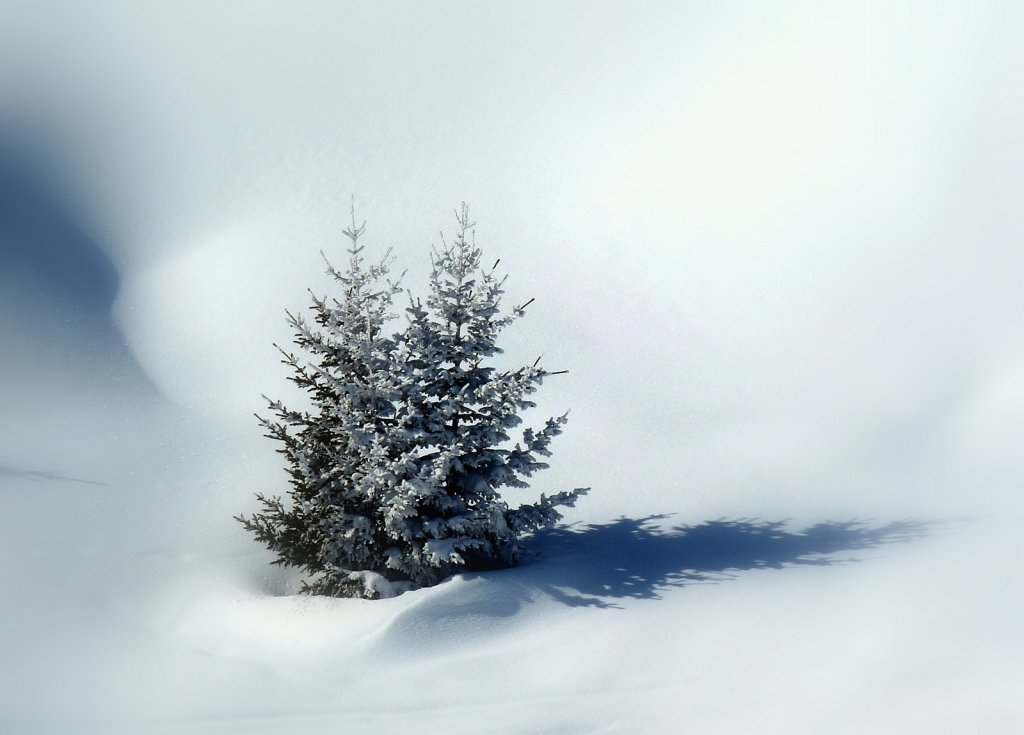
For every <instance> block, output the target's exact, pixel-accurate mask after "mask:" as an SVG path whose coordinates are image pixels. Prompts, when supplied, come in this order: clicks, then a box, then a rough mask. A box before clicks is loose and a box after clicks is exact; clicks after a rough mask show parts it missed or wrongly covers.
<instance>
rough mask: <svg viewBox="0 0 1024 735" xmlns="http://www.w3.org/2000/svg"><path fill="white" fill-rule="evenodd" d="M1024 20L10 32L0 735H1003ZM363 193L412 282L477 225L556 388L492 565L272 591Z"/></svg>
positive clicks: (4, 52)
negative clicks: (286, 463) (379, 589)
mask: <svg viewBox="0 0 1024 735" xmlns="http://www.w3.org/2000/svg"><path fill="white" fill-rule="evenodd" d="M1022 20H1024V18H1022V17H1021V11H1020V10H1019V9H1018V8H1016V7H1014V6H1012V5H1009V4H1000V3H985V2H972V3H961V4H951V3H917V4H904V3H878V4H856V5H844V6H837V5H833V4H818V3H788V4H770V5H766V4H734V5H729V6H728V7H725V6H720V5H719V4H715V3H704V4H688V3H660V4H659V3H640V4H628V6H627V4H618V5H612V4H594V3H531V2H525V3H514V4H512V3H509V4H502V5H497V4H482V3H476V2H472V3H471V2H465V3H447V2H446V3H429V4H423V3H412V2H410V3H393V4H385V5H381V4H376V3H360V4H346V3H333V2H324V3H319V2H312V3H302V4H300V5H298V6H288V7H284V6H283V5H281V4H277V3H263V2H256V3H248V2H247V3H241V2H237V3H236V2H220V3H205V2H203V3H200V2H185V3H173V4H164V5H163V6H162V7H157V6H154V5H152V4H137V3H119V2H109V3H70V4H65V5H63V6H62V7H61V8H60V9H59V10H58V11H54V10H53V9H51V10H50V12H43V11H42V10H40V9H39V8H38V7H36V6H35V5H34V4H31V3H21V2H9V3H4V4H3V6H2V7H0V183H2V186H0V192H2V193H3V195H4V202H5V205H4V206H0V503H2V513H0V539H2V541H0V543H2V544H3V546H2V550H3V557H2V561H0V589H2V590H3V592H2V595H0V732H2V733H5V734H6V733H12V734H19V733H51V732H52V733H97V734H98V733H103V734H105V733H126V734H127V733H133V734H134V733H142V734H148V733H168V734H171V733H174V734H178V733H181V734H184V735H189V734H191V733H274V734H278V733H280V734H282V735H284V734H289V735H291V734H303V733H318V734H319V733H324V732H353V733H358V732H403V733H437V732H445V733H479V732H489V733H605V732H608V733H635V732H641V733H643V732H651V733H655V732H686V733H713V734H716V735H717V734H720V733H750V732H757V733H785V734H786V735H799V734H801V733H807V734H808V735H810V734H812V733H813V734H815V735H817V734H819V733H830V734H838V735H843V734H845V733H851V734H853V733H868V732H870V733H900V734H903V733H920V734H925V733H927V734H928V735H934V734H936V733H938V734H941V733H949V734H954V733H956V734H959V733H965V732H984V733H1017V732H1022V731H1024V699H1022V697H1021V692H1024V626H1022V625H1021V623H1020V620H1022V619H1024V591H1022V590H1024V585H1022V579H1021V576H1022V575H1021V569H1022V564H1024V545H1022V542H1021V540H1020V538H1021V534H1020V531H1019V525H1020V523H1021V518H1022V517H1024V501H1022V500H1021V490H1022V487H1024V464H1022V462H1021V459H1020V451H1019V445H1020V438H1021V436H1022V432H1024V378H1022V377H1021V376H1022V375H1024V342H1022V335H1024V257H1022V252H1024V251H1022V245H1021V243H1022V240H1021V236H1022V220H1021V213H1022V212H1024V209H1022V208H1021V207H1020V201H1021V195H1022V194H1024V185H1022V182H1021V179H1020V176H1021V173H1020V172H1021V171H1024V157H1022V150H1024V147H1022V145H1021V139H1020V127H1021V122H1022V120H1024V108H1022V102H1021V97H1020V94H1019V90H1020V89H1021V88H1022V82H1024V80H1022V78H1021V71H1022V69H1024V65H1022V58H1021V56H1022V52H1021V50H1020V44H1019V42H1018V39H1017V37H1016V36H1017V34H1016V29H1017V28H1019V27H1020V24H1021V22H1022ZM351 195H355V197H356V202H357V207H358V213H359V216H360V218H365V219H367V220H368V225H369V226H368V230H367V235H366V236H365V242H366V244H367V246H368V247H369V248H370V249H371V254H372V252H373V251H374V250H375V251H376V252H378V253H380V254H383V252H384V250H385V249H386V248H387V247H393V248H394V250H395V253H396V255H397V256H398V258H399V262H398V267H399V269H406V268H407V269H408V273H407V276H406V284H407V285H408V286H409V287H410V288H413V289H416V290H419V291H421V292H422V290H423V288H422V286H423V278H424V276H425V275H426V273H427V271H428V267H429V247H430V245H431V243H432V242H437V238H438V234H437V233H438V231H439V230H441V229H444V230H445V231H446V232H449V233H450V232H451V231H452V229H453V226H454V224H455V223H454V217H453V216H452V210H453V209H454V208H455V207H457V206H458V204H459V203H460V202H461V201H462V200H466V201H467V202H468V204H469V205H470V211H471V214H472V215H473V217H474V219H476V221H477V222H478V227H477V237H478V241H479V242H480V244H481V245H482V247H483V249H484V253H485V255H486V256H488V257H493V258H498V257H500V258H501V259H502V266H503V267H504V268H506V269H507V271H508V272H509V274H510V280H509V282H508V290H509V301H510V302H517V303H519V302H522V301H525V300H527V299H528V298H530V297H536V302H535V303H534V304H532V305H531V306H530V308H529V314H528V317H527V318H526V319H524V320H523V321H521V322H520V323H518V324H517V325H516V326H515V327H514V328H513V329H512V330H510V331H509V333H508V335H507V336H508V341H507V342H506V346H507V355H506V356H507V359H508V360H509V362H510V363H517V362H523V361H525V362H532V361H533V359H534V358H535V357H536V356H537V355H538V354H541V353H543V354H544V361H545V364H546V365H548V366H549V367H550V368H551V369H568V370H569V371H570V372H569V374H568V375H564V376H558V377H557V378H552V379H551V380H549V381H547V382H546V383H545V385H544V387H543V389H542V391H541V393H540V394H539V402H540V406H539V407H538V409H537V411H536V413H535V414H534V415H533V416H532V417H531V418H533V419H535V420H536V421H542V420H543V418H545V417H546V416H548V415H552V414H561V413H562V412H564V411H565V410H566V409H571V411H572V413H571V415H570V421H569V424H568V425H567V427H566V432H565V435H564V436H562V437H559V439H558V440H557V441H556V442H555V444H554V446H553V450H554V455H553V457H552V460H551V463H552V467H551V469H550V470H548V471H547V472H545V473H542V474H540V475H538V476H537V478H536V481H535V486H534V488H533V491H534V492H535V493H536V494H539V493H540V492H548V493H551V492H556V491H558V490H563V489H567V488H570V487H576V486H580V485H591V486H592V487H593V490H592V492H591V494H590V495H588V496H587V497H585V498H583V499H582V501H581V502H580V503H579V505H578V507H577V508H576V509H575V510H573V511H570V512H569V514H568V517H567V519H566V520H567V524H568V525H567V526H565V527H564V528H561V529H556V530H554V531H551V532H548V533H545V534H541V535H540V536H538V537H537V538H535V539H534V540H533V542H532V547H533V549H534V550H535V551H536V552H537V555H536V556H535V557H531V558H529V559H527V560H526V561H525V562H524V564H523V565H522V566H520V567H519V568H516V569H513V570H507V571H501V572H495V573H489V574H480V575H467V576H464V577H459V578H455V579H452V580H449V581H447V582H445V583H444V584H442V585H440V586H438V587H435V588H432V589H426V590H419V591H416V592H412V593H409V594H405V595H401V596H399V597H397V598H394V599H388V600H382V601H376V602H367V601H356V600H332V599H320V598H309V597H300V596H296V595H294V594H293V593H294V590H295V589H296V588H297V587H298V583H299V579H298V578H297V577H296V576H295V575H294V574H293V573H291V572H289V571H287V570H282V569H280V568H278V567H272V566H270V565H269V562H270V561H271V559H272V557H271V556H270V555H269V554H268V553H266V552H264V551H263V550H261V549H260V548H259V547H257V546H256V545H255V544H254V543H253V542H252V541H251V539H249V538H248V537H247V536H246V534H245V533H244V532H243V531H242V529H241V527H240V526H239V524H237V523H236V522H235V521H233V520H232V516H233V515H235V514H237V513H240V512H251V511H252V510H253V509H255V500H254V498H253V493H254V492H255V491H263V492H271V493H274V492H278V493H279V492H282V491H283V490H284V488H285V480H286V477H285V475H284V472H283V470H282V466H281V462H280V461H279V456H278V455H277V454H275V453H274V449H275V447H274V446H273V444H272V442H270V441H268V440H266V439H264V438H263V437H261V436H260V432H259V429H258V427H257V425H256V423H255V421H254V420H253V419H252V418H251V414H252V412H254V411H260V410H262V409H263V403H262V400H261V398H260V394H261V393H266V394H268V395H272V396H276V397H281V398H285V399H289V400H292V399H293V398H294V394H293V393H291V392H290V391H289V387H288V384H287V383H286V381H285V377H286V371H285V369H284V368H283V367H282V366H281V365H279V364H278V362H277V355H276V353H275V351H274V349H273V347H272V346H271V344H272V343H273V342H275V341H277V342H280V343H282V344H283V343H286V342H287V340H288V339H289V336H290V335H289V333H288V328H287V326H286V325H285V322H284V319H283V310H284V309H285V308H288V309H301V308H302V307H303V306H304V305H305V304H306V303H307V299H308V295H307V293H306V289H307V288H313V289H314V290H316V291H318V292H323V291H325V290H326V289H327V288H328V285H329V279H328V277H327V276H325V275H324V274H323V273H322V270H323V268H322V263H321V260H320V254H319V251H320V250H324V252H325V253H327V254H328V256H330V257H332V258H334V259H335V260H336V261H338V260H340V258H341V257H342V256H341V253H342V249H343V247H344V241H343V238H342V237H341V230H342V229H343V228H344V226H345V223H346V222H347V219H348V216H349V213H348V207H349V199H350V196H351ZM12 202H18V204H17V205H16V206H15V205H13V204H11V203H12ZM27 243H28V244H27ZM69 264H73V267H70V266H69ZM532 497H533V496H531V498H530V499H532Z"/></svg>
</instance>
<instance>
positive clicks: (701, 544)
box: [526, 515, 940, 607]
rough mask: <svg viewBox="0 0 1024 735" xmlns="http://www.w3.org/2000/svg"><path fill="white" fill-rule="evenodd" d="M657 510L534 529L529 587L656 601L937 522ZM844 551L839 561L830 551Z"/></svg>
mask: <svg viewBox="0 0 1024 735" xmlns="http://www.w3.org/2000/svg"><path fill="white" fill-rule="evenodd" d="M667 518H668V516H665V515H654V516H647V517H645V518H619V519H618V520H615V521H612V522H610V523H604V524H598V525H588V526H569V527H563V528H556V529H552V530H548V531H542V532H539V533H537V534H536V535H534V536H533V538H532V539H530V541H529V542H528V549H529V550H530V551H531V553H532V554H535V555H536V557H537V558H534V559H530V560H528V561H527V562H526V565H528V566H534V565H536V567H535V569H537V571H538V572H539V571H540V568H541V567H543V568H544V569H543V573H541V574H538V575H537V577H538V580H539V583H538V584H537V588H538V589H540V590H541V591H542V592H544V593H546V594H548V595H550V596H551V597H553V598H555V599H557V600H560V601H561V602H564V603H565V604H567V605H573V606H578V605H585V606H597V607H614V606H615V605H614V600H616V599H657V598H659V597H660V596H661V594H662V593H663V592H664V591H665V590H667V589H670V588H674V587H685V586H687V585H692V584H702V583H714V582H720V581H723V580H727V579H730V578H732V577H734V576H735V575H737V574H738V573H740V572H745V571H749V570H757V569H783V568H786V567H793V566H806V565H813V566H829V565H834V564H843V563H849V562H852V561H856V558H855V557H856V555H857V553H858V552H863V551H865V550H869V549H874V548H878V547H880V546H883V545H887V544H894V543H906V542H908V541H912V540H914V539H916V538H920V537H922V536H925V535H927V534H929V533H932V532H934V531H935V530H936V529H938V528H939V526H940V524H938V523H934V522H925V521H918V520H902V521H896V522H892V523H887V524H883V525H876V526H872V525H869V524H868V523H866V522H864V521H858V520H851V521H831V522H826V523H818V524H815V525H813V526H810V527H808V528H805V529H803V530H791V529H788V528H787V524H786V522H785V521H762V520H756V519H741V520H725V519H721V520H714V521H707V522H705V523H701V524H698V525H695V526H687V525H676V526H671V527H668V528H666V527H664V525H663V522H664V521H665V520H666V519H667ZM841 553H846V554H848V556H846V557H845V558H843V557H837V554H841Z"/></svg>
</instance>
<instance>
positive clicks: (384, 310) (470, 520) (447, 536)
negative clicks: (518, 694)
mask: <svg viewBox="0 0 1024 735" xmlns="http://www.w3.org/2000/svg"><path fill="white" fill-rule="evenodd" d="M456 215H457V219H458V223H459V231H458V234H457V236H456V238H455V240H454V241H453V243H452V244H451V245H447V244H444V245H443V247H442V248H441V249H440V250H435V252H434V257H433V272H432V275H431V280H430V291H429V294H428V295H427V297H426V299H425V301H424V300H420V299H412V298H411V299H410V305H409V307H408V309H407V320H406V324H405V328H404V330H401V331H399V332H397V333H395V334H393V335H391V336H386V335H385V328H386V325H387V324H388V323H389V319H390V317H391V316H392V313H391V312H392V308H393V304H394V299H395V297H396V296H397V294H398V293H399V291H400V289H399V287H398V286H397V285H396V284H395V283H392V282H391V281H389V280H387V275H388V266H389V262H388V258H387V256H386V257H385V260H384V261H383V262H382V263H381V264H380V265H375V266H369V267H366V266H365V264H364V259H363V257H362V246H361V245H360V244H359V242H358V240H359V237H360V235H361V234H362V233H363V229H364V228H363V227H358V228H357V227H356V226H355V220H354V217H353V225H352V227H351V229H348V230H346V231H345V234H346V236H347V237H348V238H349V239H350V240H351V243H352V245H351V248H350V249H349V267H348V270H347V271H346V272H345V273H341V272H338V271H336V270H334V269H333V268H329V272H330V273H331V275H333V276H334V278H335V279H336V280H337V281H338V282H339V284H340V285H341V287H342V289H341V290H342V294H341V298H338V299H334V300H331V301H330V302H328V300H326V299H318V298H316V297H315V296H314V301H313V306H312V309H313V311H314V313H315V322H316V324H317V326H318V327H319V328H318V329H317V328H313V327H311V326H310V325H308V324H307V323H306V322H305V321H304V320H302V319H301V318H299V317H295V316H292V315H290V314H289V321H290V323H291V324H292V326H293V327H294V328H295V330H296V335H295V342H296V344H297V345H298V346H299V347H300V348H302V350H303V351H304V352H306V353H307V356H308V358H309V359H308V360H306V361H303V360H300V359H299V358H298V357H297V356H295V355H293V354H290V353H284V354H285V362H286V363H287V364H288V365H289V366H290V367H291V369H292V371H293V375H292V377H291V380H292V381H294V382H295V383H296V384H297V385H299V386H300V387H302V388H303V389H304V390H306V391H307V392H308V393H309V394H310V396H311V398H312V402H313V405H314V409H313V410H312V411H306V412H302V411H293V410H290V409H288V408H286V407H284V406H283V405H282V404H281V403H280V402H279V401H270V406H271V408H272V410H273V411H274V412H275V414H276V416H277V419H276V420H262V419H261V420H262V421H263V424H264V426H265V427H266V428H267V435H268V436H270V437H271V438H273V439H276V440H278V441H280V442H281V443H282V444H283V447H282V449H280V450H279V451H280V452H282V453H283V454H284V455H285V457H286V459H287V461H288V464H289V474H290V475H291V484H292V490H291V493H290V495H291V497H290V502H289V503H288V504H285V502H284V501H282V500H281V498H279V497H266V496H263V495H259V496H258V497H259V499H260V502H261V504H262V506H263V509H262V512H260V513H255V514H253V515H251V516H250V517H242V516H240V517H239V520H241V521H242V523H243V524H244V525H245V527H246V528H247V529H249V530H250V531H252V532H253V533H254V534H255V535H256V537H257V539H258V540H259V541H260V542H262V543H264V544H265V545H266V546H268V547H269V548H270V549H272V550H273V551H275V552H276V553H277V555H278V559H277V562H276V563H280V564H288V565H292V566H297V567H301V568H303V569H304V570H305V571H307V572H308V573H309V574H310V575H312V580H311V581H310V582H309V583H307V586H306V587H305V591H308V592H313V593H320V594H331V595H339V596H361V597H371V598H372V597H381V596H388V595H391V594H395V593H397V592H401V591H403V590H405V589H410V588H414V587H419V586H427V585H432V584H436V583H437V582H439V581H440V580H442V579H444V578H445V577H448V576H450V575H452V574H456V573H458V572H459V571H462V570H465V569H483V568H493V567H497V566H510V565H513V564H515V563H516V561H517V560H518V558H519V555H520V551H521V548H520V538H521V536H522V535H523V534H524V533H528V532H531V531H534V530H537V529H539V528H542V527H545V526H549V525H551V524H553V523H555V522H556V521H558V520H559V519H560V518H561V514H560V513H559V512H558V507H559V506H565V505H570V506H571V505H572V504H573V503H574V502H575V500H576V498H577V497H578V496H579V495H580V494H582V493H585V492H586V489H585V488H579V489H576V490H572V491H568V492H560V493H556V494H555V495H552V496H550V497H548V496H545V495H541V498H540V500H539V501H538V502H535V503H528V504H523V505H520V506H518V507H515V508H510V507H509V506H508V504H507V503H506V501H505V500H503V499H502V497H501V494H500V490H501V489H502V488H505V487H510V488H526V487H527V486H528V484H527V481H526V479H525V478H528V477H530V476H531V475H532V474H533V473H534V472H536V471H537V470H540V469H543V468H544V467H546V466H547V465H546V464H544V462H542V461H541V460H540V459H539V457H544V456H547V455H548V454H549V451H548V445H549V444H550V442H551V440H552V439H553V438H554V437H555V436H556V435H558V434H559V433H560V432H561V428H562V425H563V424H564V423H565V421H566V417H565V416H561V417H558V418H552V419H549V420H548V421H547V422H546V423H545V425H544V426H543V427H542V428H540V429H539V430H534V429H532V428H526V429H525V430H523V431H522V433H521V434H520V435H519V437H518V442H516V443H514V444H513V442H512V437H511V432H512V431H513V430H515V429H517V427H518V426H519V425H520V424H521V423H522V420H521V418H520V413H521V412H522V411H523V410H525V409H527V408H530V407H532V406H533V405H534V404H533V403H532V402H531V401H530V399H529V396H530V394H532V393H533V392H534V391H535V390H536V389H537V388H538V387H539V385H540V384H541V382H542V381H543V379H544V377H546V376H547V375H550V374H551V373H548V372H547V371H545V370H544V369H542V368H540V367H538V366H537V364H536V363H535V364H534V365H531V366H527V367H522V368H519V369H515V370H506V371H501V372H499V371H498V370H497V369H496V368H495V367H494V366H493V365H491V364H490V363H489V360H490V358H492V357H494V356H495V355H497V354H499V353H500V352H501V348H499V347H498V346H497V344H496V340H497V337H498V335H499V333H500V332H501V330H502V329H503V328H504V327H506V326H508V325H509V324H510V323H511V322H512V321H514V320H515V319H517V318H519V317H521V316H523V314H524V308H525V305H524V306H523V307H515V308H513V309H512V310H511V311H510V312H509V313H503V312H502V310H501V296H502V293H503V288H502V286H503V283H504V279H503V278H499V277H498V276H497V275H496V273H495V268H493V267H492V268H491V269H483V268H481V257H482V255H481V252H480V249H479V248H478V247H477V246H476V244H475V242H474V240H473V238H472V225H471V224H470V222H469V215H468V211H467V210H466V207H465V205H463V207H462V209H461V211H459V212H457V213H456ZM496 266H497V263H495V267H496Z"/></svg>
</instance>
